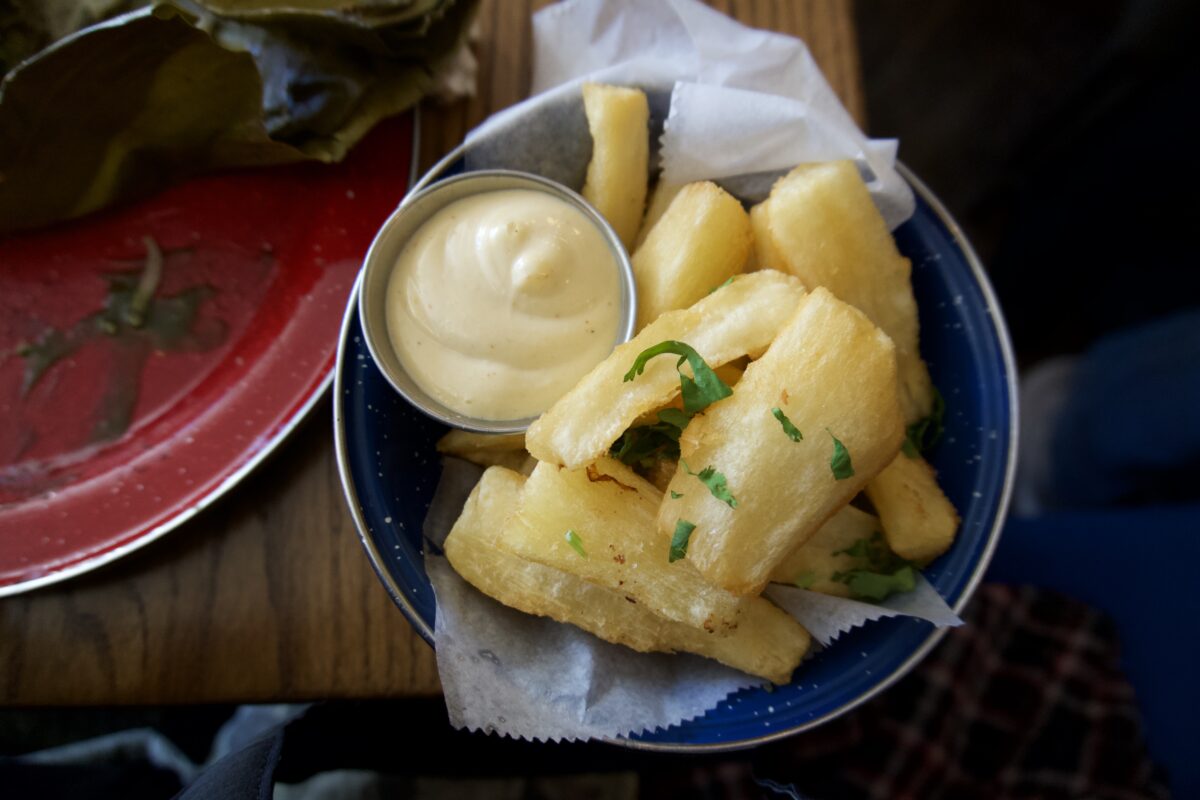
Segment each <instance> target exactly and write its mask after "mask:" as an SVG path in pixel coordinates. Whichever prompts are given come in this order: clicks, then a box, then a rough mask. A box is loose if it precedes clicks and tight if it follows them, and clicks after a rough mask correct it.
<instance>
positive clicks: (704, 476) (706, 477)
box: [679, 460, 738, 508]
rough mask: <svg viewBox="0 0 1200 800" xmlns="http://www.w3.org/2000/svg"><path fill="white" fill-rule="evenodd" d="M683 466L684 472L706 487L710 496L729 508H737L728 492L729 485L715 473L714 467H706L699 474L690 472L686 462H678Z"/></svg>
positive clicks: (719, 474)
mask: <svg viewBox="0 0 1200 800" xmlns="http://www.w3.org/2000/svg"><path fill="white" fill-rule="evenodd" d="M679 463H680V464H683V469H684V471H685V472H686V473H687V474H688V475H691V476H692V477H694V478H696V479H698V480H699V481H700V482H701V483H703V484H704V485H705V486H707V487H708V491H709V492H711V493H712V496H713V497H715V498H717V499H718V500H720V501H721V502H722V503H724V504H725V505H727V506H729V507H730V508H737V507H738V501H737V498H736V497H734V496H733V495H732V494H731V493H730V491H729V485H728V483H727V482H726V480H725V476H724V475H723V474H721V473H720V472H717V470H716V467H713V466H711V465H710V466H707V467H705V468H704V469H702V470H700V471H699V472H692V468H691V467H689V466H688V465H687V462H686V461H683V460H680V462H679Z"/></svg>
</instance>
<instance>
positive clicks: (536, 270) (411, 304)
mask: <svg viewBox="0 0 1200 800" xmlns="http://www.w3.org/2000/svg"><path fill="white" fill-rule="evenodd" d="M619 324H620V285H619V280H618V271H617V266H616V259H615V257H614V255H613V253H612V251H611V250H610V249H609V245H608V243H607V241H606V240H605V238H604V235H603V233H602V232H601V230H600V229H599V228H597V226H596V225H595V224H594V223H593V222H592V221H591V220H590V219H588V217H587V216H585V215H584V213H583V212H581V211H580V210H579V209H577V208H575V207H574V206H572V205H570V204H569V203H567V202H566V201H564V200H561V199H559V198H557V197H555V196H553V195H551V194H548V193H546V192H540V191H536V190H532V189H503V190H498V191H491V192H484V193H482V194H478V195H473V196H471V197H466V198H463V199H461V200H457V201H455V202H453V203H451V204H450V205H448V206H446V207H445V208H443V209H441V210H440V211H438V212H437V213H436V214H434V215H433V216H432V217H430V218H429V219H428V220H427V221H426V222H425V223H424V224H423V225H422V226H421V227H420V228H418V230H417V232H416V234H414V235H413V237H412V239H411V240H410V241H409V242H408V244H407V245H406V246H405V248H404V250H403V251H402V252H401V253H400V257H399V258H398V259H397V262H396V265H395V267H394V268H393V270H392V274H391V276H390V278H389V280H388V287H387V326H388V337H389V339H390V340H391V344H392V347H393V348H394V349H395V351H396V354H397V355H398V356H399V358H400V361H401V362H402V363H403V364H404V367H405V369H406V370H407V371H408V373H409V375H411V376H412V378H413V379H414V380H415V381H416V382H417V384H418V385H419V386H420V387H421V388H422V389H424V390H425V392H426V393H427V394H429V396H430V397H432V398H434V399H435V400H437V401H439V402H441V403H442V404H443V405H445V406H447V407H448V408H451V409H453V410H455V411H458V412H459V413H462V414H465V415H468V416H471V417H476V418H479V419H485V420H515V419H522V418H525V417H532V416H536V415H537V414H540V413H541V412H542V411H544V410H546V409H547V408H549V407H550V405H552V404H553V403H554V401H555V400H557V399H558V398H559V397H561V396H562V395H563V394H565V393H566V392H567V390H568V389H570V388H571V387H572V386H573V385H574V384H575V383H576V382H577V381H578V380H579V379H580V378H581V377H583V375H584V374H586V373H587V371H588V370H590V369H591V368H592V367H593V366H595V365H596V364H598V363H599V362H600V361H601V360H603V359H604V357H605V356H607V355H608V354H609V352H611V350H612V348H613V346H614V344H615V343H616V338H617V331H618V327H619Z"/></svg>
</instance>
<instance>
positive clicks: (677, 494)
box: [671, 489, 683, 500]
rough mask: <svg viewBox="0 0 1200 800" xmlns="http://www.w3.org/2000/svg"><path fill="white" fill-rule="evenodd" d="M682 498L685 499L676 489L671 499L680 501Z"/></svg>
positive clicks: (672, 491)
mask: <svg viewBox="0 0 1200 800" xmlns="http://www.w3.org/2000/svg"><path fill="white" fill-rule="evenodd" d="M681 497H683V492H677V491H675V490H674V489H672V490H671V499H672V500H678V499H679V498H681Z"/></svg>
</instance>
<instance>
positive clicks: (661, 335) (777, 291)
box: [525, 270, 804, 469]
mask: <svg viewBox="0 0 1200 800" xmlns="http://www.w3.org/2000/svg"><path fill="white" fill-rule="evenodd" d="M803 296H804V289H803V287H802V286H801V285H800V282H799V281H798V280H796V279H795V278H792V277H791V276H787V275H784V274H782V273H780V272H775V271H773V270H764V271H761V272H754V273H751V274H749V275H743V276H741V277H739V278H736V279H735V280H734V281H733V283H731V284H729V285H728V286H724V287H722V288H721V289H720V290H718V291H716V292H713V293H712V294H711V295H708V296H707V297H705V298H704V299H703V300H701V301H700V302H698V303H696V304H695V305H693V306H692V307H691V308H685V309H682V310H679V311H669V312H667V313H666V314H663V315H662V316H661V317H659V318H658V319H656V320H655V321H654V322H652V323H650V324H649V325H647V326H646V327H645V328H643V329H642V331H641V332H640V333H639V334H638V335H637V336H635V337H634V338H633V339H631V340H630V341H628V342H626V343H625V344H623V345H621V346H619V347H617V349H616V350H614V351H613V352H612V353H611V354H610V355H609V356H608V358H606V359H604V360H603V361H601V362H600V363H599V364H597V365H596V366H595V368H593V369H592V371H591V372H589V373H588V374H587V375H585V376H584V377H583V378H581V379H580V381H579V383H577V384H576V385H575V387H574V388H572V389H571V391H569V392H567V393H566V394H565V395H563V396H562V397H561V398H559V400H558V402H556V403H555V404H554V405H553V406H551V407H550V409H549V410H548V411H547V412H546V413H544V414H542V416H541V417H539V418H538V419H537V420H536V421H535V422H534V423H533V425H531V426H530V427H529V431H528V432H527V433H526V434H525V444H526V446H527V447H528V448H529V452H530V453H531V454H533V456H534V458H536V459H538V460H539V461H545V462H548V463H551V464H561V465H564V466H566V467H569V468H570V469H578V468H579V467H582V466H584V465H585V464H589V463H591V462H592V461H595V460H596V459H597V458H599V457H600V456H602V455H604V454H605V453H607V452H608V448H609V447H611V446H612V443H613V442H615V441H616V440H617V437H618V436H620V435H621V434H622V433H623V432H624V431H625V429H626V428H628V427H629V426H630V425H631V424H633V422H634V421H635V420H636V419H637V418H638V417H640V416H642V415H643V414H645V413H647V412H649V411H653V410H654V409H657V408H662V407H664V406H666V405H667V403H669V402H670V401H671V400H672V398H674V397H675V396H676V395H677V394H678V393H679V373H678V371H677V370H676V368H675V362H676V359H674V358H666V357H663V358H654V359H651V360H650V361H649V363H647V365H646V370H645V372H643V373H642V374H641V375H639V376H638V377H637V379H636V380H634V381H631V382H628V383H627V382H625V381H624V376H625V373H626V372H627V371H628V370H629V368H630V367H631V366H632V365H633V362H634V361H635V360H636V359H637V357H638V354H640V353H641V352H642V351H643V350H645V349H647V348H648V347H651V346H653V345H656V344H658V343H659V342H662V341H664V340H667V339H675V340H677V341H682V342H686V343H687V344H689V345H691V346H692V347H693V348H695V349H696V351H697V352H699V353H700V355H701V356H703V357H704V360H705V361H707V362H708V365H709V366H710V367H713V368H716V367H718V366H720V365H721V364H726V363H728V362H730V361H733V360H735V359H738V358H741V357H742V356H746V355H749V356H750V357H752V358H753V357H756V356H758V355H759V354H760V353H762V352H763V351H764V350H766V348H767V345H769V344H770V343H771V340H772V339H774V338H775V333H776V331H778V330H779V327H780V326H781V325H782V324H783V323H784V321H785V320H787V319H788V318H789V317H790V316H792V312H793V311H794V310H795V308H796V303H797V302H799V300H800V298H801V297H803Z"/></svg>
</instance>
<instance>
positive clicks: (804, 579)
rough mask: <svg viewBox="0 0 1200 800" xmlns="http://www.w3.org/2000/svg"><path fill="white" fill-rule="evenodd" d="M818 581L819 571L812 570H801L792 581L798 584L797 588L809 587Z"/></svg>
mask: <svg viewBox="0 0 1200 800" xmlns="http://www.w3.org/2000/svg"><path fill="white" fill-rule="evenodd" d="M816 582H817V573H815V572H812V571H811V570H810V571H808V572H801V573H800V574H799V575H797V576H796V579H795V580H794V581H792V583H794V584H795V585H796V588H797V589H809V588H811V587H812V585H813V584H814V583H816Z"/></svg>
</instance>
